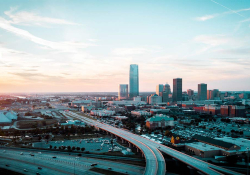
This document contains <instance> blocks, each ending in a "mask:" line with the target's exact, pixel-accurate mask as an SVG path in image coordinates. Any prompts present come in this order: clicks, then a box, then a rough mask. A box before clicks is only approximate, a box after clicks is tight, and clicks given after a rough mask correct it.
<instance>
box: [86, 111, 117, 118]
mask: <svg viewBox="0 0 250 175" xmlns="http://www.w3.org/2000/svg"><path fill="white" fill-rule="evenodd" d="M114 114H115V111H108V110H92V111H91V112H90V115H95V116H100V117H103V116H112V115H114Z"/></svg>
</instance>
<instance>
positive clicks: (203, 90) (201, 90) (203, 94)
mask: <svg viewBox="0 0 250 175" xmlns="http://www.w3.org/2000/svg"><path fill="white" fill-rule="evenodd" d="M198 99H199V100H206V99H207V84H205V83H201V84H198Z"/></svg>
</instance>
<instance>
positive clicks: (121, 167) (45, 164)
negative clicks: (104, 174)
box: [0, 147, 144, 175]
mask: <svg viewBox="0 0 250 175" xmlns="http://www.w3.org/2000/svg"><path fill="white" fill-rule="evenodd" d="M21 152H22V154H20V153H21ZM30 153H31V154H33V155H34V156H31V155H30ZM54 156H55V157H56V158H53V157H54ZM0 164H1V165H0V167H2V168H5V169H10V170H13V171H17V172H21V173H25V174H35V173H36V172H39V173H40V174H89V175H99V174H100V173H96V172H93V171H90V169H91V168H93V166H91V165H92V164H97V165H95V167H97V168H101V169H106V170H107V169H109V168H110V169H111V170H112V171H116V172H120V173H128V174H132V175H137V174H142V173H143V172H144V167H140V166H135V165H131V164H125V163H119V162H114V161H109V160H101V159H93V158H85V157H76V156H72V155H65V154H60V153H58V154H56V153H54V152H37V151H32V152H30V151H29V150H27V151H24V150H23V149H22V151H20V149H18V148H17V149H13V148H7V147H5V148H4V147H2V148H0ZM6 165H8V166H6ZM38 167H42V169H38ZM24 169H26V170H27V172H26V171H24Z"/></svg>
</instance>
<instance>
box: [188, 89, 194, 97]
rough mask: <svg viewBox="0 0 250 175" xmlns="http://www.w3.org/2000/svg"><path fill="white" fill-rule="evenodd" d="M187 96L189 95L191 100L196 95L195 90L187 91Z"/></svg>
mask: <svg viewBox="0 0 250 175" xmlns="http://www.w3.org/2000/svg"><path fill="white" fill-rule="evenodd" d="M187 95H188V97H189V98H191V97H192V96H193V95H194V90H192V89H188V90H187Z"/></svg>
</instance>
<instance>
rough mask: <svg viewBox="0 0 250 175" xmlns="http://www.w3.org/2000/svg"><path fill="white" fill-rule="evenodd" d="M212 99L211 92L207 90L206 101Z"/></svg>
mask: <svg viewBox="0 0 250 175" xmlns="http://www.w3.org/2000/svg"><path fill="white" fill-rule="evenodd" d="M212 97H213V91H212V90H207V100H212Z"/></svg>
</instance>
